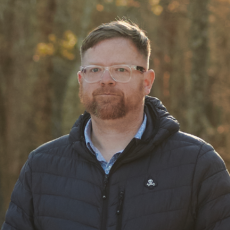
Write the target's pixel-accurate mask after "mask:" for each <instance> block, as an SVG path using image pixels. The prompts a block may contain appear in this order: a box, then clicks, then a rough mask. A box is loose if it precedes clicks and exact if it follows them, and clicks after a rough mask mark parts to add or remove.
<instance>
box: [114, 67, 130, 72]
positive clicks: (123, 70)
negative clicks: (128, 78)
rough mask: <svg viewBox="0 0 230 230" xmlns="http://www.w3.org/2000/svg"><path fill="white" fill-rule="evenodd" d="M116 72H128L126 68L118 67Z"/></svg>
mask: <svg viewBox="0 0 230 230" xmlns="http://www.w3.org/2000/svg"><path fill="white" fill-rule="evenodd" d="M116 71H117V72H121V73H125V72H127V71H128V70H127V69H126V68H124V67H118V68H116Z"/></svg>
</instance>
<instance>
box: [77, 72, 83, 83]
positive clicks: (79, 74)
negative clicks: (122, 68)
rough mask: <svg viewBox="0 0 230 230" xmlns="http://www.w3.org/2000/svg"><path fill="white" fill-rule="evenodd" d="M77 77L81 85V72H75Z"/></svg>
mask: <svg viewBox="0 0 230 230" xmlns="http://www.w3.org/2000/svg"><path fill="white" fill-rule="evenodd" d="M77 76H78V83H79V84H81V82H82V75H81V71H78V72H77Z"/></svg>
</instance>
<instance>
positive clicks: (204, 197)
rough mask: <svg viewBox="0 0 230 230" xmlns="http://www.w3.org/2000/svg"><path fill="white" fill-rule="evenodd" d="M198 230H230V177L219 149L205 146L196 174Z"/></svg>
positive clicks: (195, 200)
mask: <svg viewBox="0 0 230 230" xmlns="http://www.w3.org/2000/svg"><path fill="white" fill-rule="evenodd" d="M193 194H194V195H193V204H195V205H194V206H193V207H194V209H193V213H194V216H195V218H196V228H195V229H196V230H204V229H205V230H229V229H230V177H229V173H228V171H227V170H226V167H225V164H224V162H223V160H222V159H221V157H220V156H219V155H218V154H217V153H216V152H215V150H214V149H213V148H212V147H211V146H209V145H206V144H204V145H203V146H202V147H201V151H200V154H199V156H198V159H197V165H196V170H195V174H194V193H193Z"/></svg>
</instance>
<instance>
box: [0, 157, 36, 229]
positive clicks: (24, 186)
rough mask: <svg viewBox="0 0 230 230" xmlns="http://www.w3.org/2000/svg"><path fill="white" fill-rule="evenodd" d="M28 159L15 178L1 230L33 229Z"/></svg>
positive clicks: (30, 178) (30, 177)
mask: <svg viewBox="0 0 230 230" xmlns="http://www.w3.org/2000/svg"><path fill="white" fill-rule="evenodd" d="M30 160H31V155H30V156H29V159H28V160H27V162H26V163H25V165H24V166H23V168H22V170H21V173H20V176H19V179H18V180H17V182H16V184H15V187H14V190H13V193H12V195H11V202H10V205H9V209H8V210H7V213H6V219H5V222H4V223H3V226H2V230H35V227H34V224H33V198H32V193H31V184H32V183H31V182H32V175H31V168H30Z"/></svg>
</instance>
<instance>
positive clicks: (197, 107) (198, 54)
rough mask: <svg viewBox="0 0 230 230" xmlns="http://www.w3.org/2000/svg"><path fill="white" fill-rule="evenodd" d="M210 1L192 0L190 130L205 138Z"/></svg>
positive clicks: (207, 124) (207, 99) (207, 123)
mask: <svg viewBox="0 0 230 230" xmlns="http://www.w3.org/2000/svg"><path fill="white" fill-rule="evenodd" d="M208 3H209V0H202V1H199V0H191V1H190V20H191V22H190V23H191V24H190V37H191V40H190V48H191V52H192V58H191V78H190V96H189V109H188V131H189V132H191V133H193V134H195V135H198V136H200V137H202V138H205V132H206V130H208V129H209V128H210V123H209V120H208V117H207V105H208V102H209V97H207V95H208V91H207V90H208V83H209V76H208V72H207V65H208V59H209V50H208V27H209V22H208V16H209V9H208Z"/></svg>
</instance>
